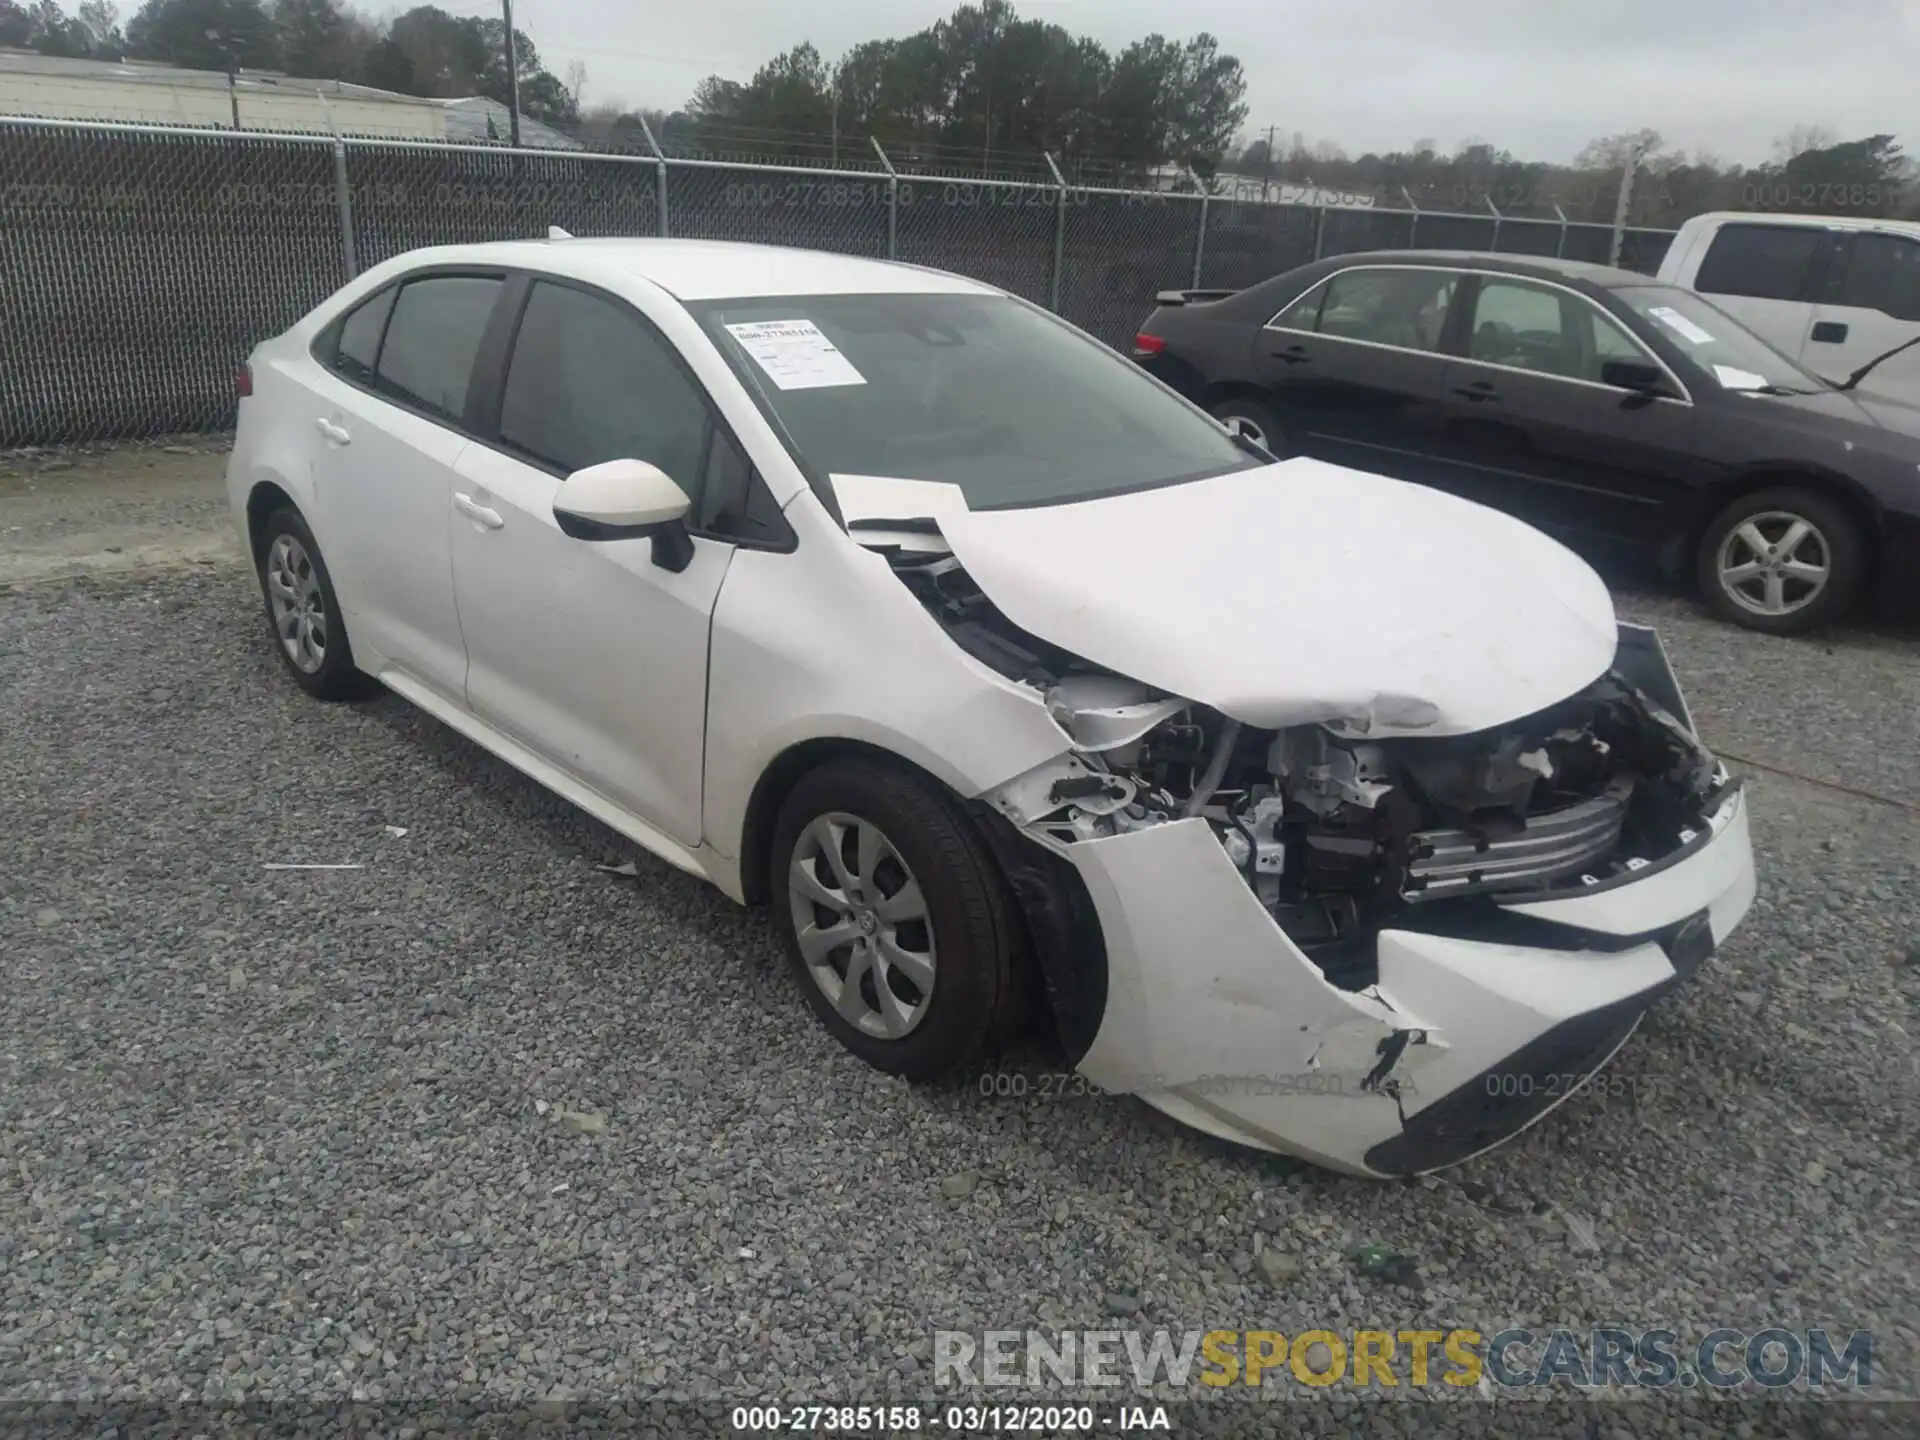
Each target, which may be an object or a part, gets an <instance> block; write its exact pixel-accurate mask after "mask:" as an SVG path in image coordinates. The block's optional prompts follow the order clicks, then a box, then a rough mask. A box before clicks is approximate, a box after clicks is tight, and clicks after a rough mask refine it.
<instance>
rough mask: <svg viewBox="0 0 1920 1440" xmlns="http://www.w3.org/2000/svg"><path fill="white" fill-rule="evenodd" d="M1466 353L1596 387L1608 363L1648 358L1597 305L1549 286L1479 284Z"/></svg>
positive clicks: (1499, 282)
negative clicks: (1588, 383) (1581, 381)
mask: <svg viewBox="0 0 1920 1440" xmlns="http://www.w3.org/2000/svg"><path fill="white" fill-rule="evenodd" d="M1467 355H1468V358H1470V359H1473V360H1479V361H1482V362H1483V363H1485V364H1488V365H1503V366H1505V367H1506V368H1508V369H1510V370H1533V371H1537V372H1538V373H1540V374H1542V375H1558V376H1560V377H1562V378H1563V379H1567V380H1587V381H1592V382H1594V383H1600V380H1601V373H1600V372H1601V367H1602V366H1604V365H1605V364H1606V362H1607V361H1609V360H1647V359H1649V358H1650V357H1649V356H1648V354H1647V351H1646V350H1645V349H1644V348H1643V347H1642V346H1641V345H1640V344H1638V343H1637V342H1636V341H1635V340H1634V339H1633V337H1632V336H1630V335H1628V334H1627V333H1626V331H1624V330H1623V329H1621V328H1620V325H1619V324H1618V322H1616V321H1615V320H1614V319H1613V318H1612V317H1611V316H1609V315H1607V314H1606V313H1605V312H1604V311H1602V310H1601V309H1600V307H1599V306H1597V305H1595V304H1593V303H1592V302H1591V301H1588V300H1586V299H1583V298H1582V297H1581V296H1578V295H1575V294H1572V293H1570V292H1568V291H1566V290H1561V289H1558V288H1557V287H1555V286H1551V285H1536V284H1532V283H1530V282H1528V281H1525V280H1506V279H1493V278H1491V277H1489V278H1487V279H1484V280H1482V281H1481V282H1480V294H1479V297H1478V299H1477V300H1476V301H1475V303H1474V311H1473V325H1472V327H1471V329H1470V330H1469V333H1468V336H1467Z"/></svg>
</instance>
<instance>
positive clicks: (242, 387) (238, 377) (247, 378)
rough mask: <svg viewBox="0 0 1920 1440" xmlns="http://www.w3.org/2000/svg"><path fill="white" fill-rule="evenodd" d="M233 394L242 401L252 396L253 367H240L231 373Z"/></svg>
mask: <svg viewBox="0 0 1920 1440" xmlns="http://www.w3.org/2000/svg"><path fill="white" fill-rule="evenodd" d="M233 393H234V394H235V395H238V396H239V397H240V398H241V399H242V400H244V399H246V398H247V397H248V396H249V395H251V394H253V367H252V366H251V365H242V366H241V367H240V368H239V369H238V370H236V371H234V372H233Z"/></svg>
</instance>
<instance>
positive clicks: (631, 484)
mask: <svg viewBox="0 0 1920 1440" xmlns="http://www.w3.org/2000/svg"><path fill="white" fill-rule="evenodd" d="M689 503H690V502H689V501H688V499H687V492H686V491H684V490H682V489H681V488H680V487H679V486H678V485H676V484H674V483H673V480H672V479H671V478H670V477H669V476H668V475H667V473H666V471H664V470H662V469H661V468H660V467H659V466H658V465H650V464H648V463H647V462H646V461H645V460H608V461H605V462H603V463H602V464H599V465H589V466H587V468H586V469H584V470H576V471H574V472H573V474H571V475H569V476H568V477H567V478H566V479H564V480H562V481H561V482H560V488H559V490H557V491H555V492H554V496H553V518H554V519H555V520H556V521H557V522H558V523H559V525H560V531H561V533H562V534H564V535H570V536H572V537H573V538H574V539H575V540H644V539H651V540H652V541H653V560H654V563H655V564H656V565H659V566H661V567H662V568H663V569H667V570H675V571H679V570H684V569H686V568H687V565H688V564H689V563H690V562H691V561H692V559H693V538H692V537H691V536H690V535H688V534H687V525H686V519H687V507H688V505H689Z"/></svg>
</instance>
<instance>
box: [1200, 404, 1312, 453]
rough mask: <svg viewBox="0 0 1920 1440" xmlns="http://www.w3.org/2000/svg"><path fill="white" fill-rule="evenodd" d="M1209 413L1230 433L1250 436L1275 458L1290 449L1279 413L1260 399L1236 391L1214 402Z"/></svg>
mask: <svg viewBox="0 0 1920 1440" xmlns="http://www.w3.org/2000/svg"><path fill="white" fill-rule="evenodd" d="M1210 413H1211V414H1212V415H1213V418H1214V419H1216V420H1218V421H1220V422H1221V423H1222V424H1224V425H1225V426H1226V427H1227V428H1228V429H1229V430H1231V431H1233V433H1234V434H1236V435H1239V436H1241V437H1242V438H1243V439H1247V440H1251V441H1252V442H1253V443H1254V444H1256V445H1258V446H1259V447H1260V448H1261V449H1262V450H1264V451H1266V452H1267V453H1268V454H1269V455H1272V456H1273V457H1275V458H1276V459H1283V458H1285V457H1286V456H1288V455H1291V454H1292V453H1293V447H1292V446H1291V445H1290V444H1289V443H1288V441H1287V431H1286V427H1285V426H1284V425H1283V424H1281V422H1280V416H1279V413H1278V412H1277V411H1275V410H1274V408H1273V407H1272V406H1271V405H1268V404H1267V403H1265V402H1264V401H1261V400H1255V399H1252V398H1251V397H1243V396H1239V395H1236V396H1234V397H1232V398H1231V399H1228V400H1221V401H1218V402H1216V403H1215V404H1214V406H1213V407H1212V410H1211V411H1210Z"/></svg>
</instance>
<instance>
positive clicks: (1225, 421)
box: [1220, 415, 1267, 450]
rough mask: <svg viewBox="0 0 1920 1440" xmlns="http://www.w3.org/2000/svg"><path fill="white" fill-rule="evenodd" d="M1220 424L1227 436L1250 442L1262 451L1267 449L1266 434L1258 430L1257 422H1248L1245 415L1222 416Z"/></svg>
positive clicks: (1258, 423) (1258, 424)
mask: <svg viewBox="0 0 1920 1440" xmlns="http://www.w3.org/2000/svg"><path fill="white" fill-rule="evenodd" d="M1220 423H1221V424H1222V425H1224V426H1226V427H1227V433H1228V434H1230V435H1238V436H1239V437H1240V438H1241V439H1242V440H1251V441H1252V442H1253V443H1254V444H1256V445H1258V446H1259V447H1260V448H1261V449H1262V450H1265V449H1266V448H1267V432H1266V431H1265V430H1263V429H1261V428H1260V422H1259V421H1258V420H1249V419H1248V418H1247V417H1246V416H1245V415H1223V416H1221V417H1220Z"/></svg>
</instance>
